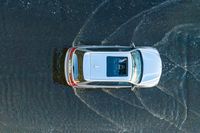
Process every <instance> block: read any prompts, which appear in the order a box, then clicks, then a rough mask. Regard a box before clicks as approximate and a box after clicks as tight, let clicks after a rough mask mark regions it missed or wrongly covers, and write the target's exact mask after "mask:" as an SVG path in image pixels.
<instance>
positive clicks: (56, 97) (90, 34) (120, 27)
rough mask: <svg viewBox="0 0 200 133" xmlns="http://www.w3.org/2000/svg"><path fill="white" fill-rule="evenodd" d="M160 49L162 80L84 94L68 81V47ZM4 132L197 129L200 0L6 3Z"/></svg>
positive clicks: (0, 8) (0, 107) (0, 94)
mask: <svg viewBox="0 0 200 133" xmlns="http://www.w3.org/2000/svg"><path fill="white" fill-rule="evenodd" d="M133 44H134V45H135V46H136V47H137V46H153V47H155V48H157V49H158V51H159V52H160V54H161V58H162V61H163V72H162V77H161V80H160V82H159V84H158V85H157V86H156V87H154V88H151V89H136V90H135V91H131V90H129V89H124V90H106V89H99V90H94V91H80V90H74V89H73V88H70V87H67V86H65V85H64V82H63V75H62V73H63V71H62V61H63V55H62V54H63V48H67V47H71V46H72V45H73V46H81V45H127V46H128V45H133ZM0 47H1V49H0V52H1V55H0V61H1V65H0V79H1V80H0V132H5V133H13V132H17V133H18V132H19V133H23V132H24V133H26V132H30V133H63V132H73V133H79V132H84V133H94V132H96V133H98V132H99V133H102V132H103V133H106V132H107V133H115V132H119V133H138V132H141V133H149V132H152V133H160V132H162V133H169V132H171V133H196V132H198V131H199V130H200V127H199V125H200V89H199V86H200V52H199V51H200V1H198V0H193V1H190V0H149V1H143V0H142V1H141V0H84V1H82V0H76V1H72V0H66V1H62V0H59V1H58V0H45V1H40V0H36V1H35V0H14V1H11V0H6V1H2V2H1V3H0Z"/></svg>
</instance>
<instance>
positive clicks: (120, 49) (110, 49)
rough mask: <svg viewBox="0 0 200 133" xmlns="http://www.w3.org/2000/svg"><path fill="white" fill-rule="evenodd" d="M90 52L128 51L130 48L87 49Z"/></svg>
mask: <svg viewBox="0 0 200 133" xmlns="http://www.w3.org/2000/svg"><path fill="white" fill-rule="evenodd" d="M87 50H90V51H104V52H106V51H107V52H108V51H130V50H131V48H129V47H95V48H92V47H91V48H87Z"/></svg>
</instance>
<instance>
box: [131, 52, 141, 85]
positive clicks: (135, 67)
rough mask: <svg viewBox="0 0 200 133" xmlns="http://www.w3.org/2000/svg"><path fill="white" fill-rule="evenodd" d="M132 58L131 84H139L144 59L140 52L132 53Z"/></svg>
mask: <svg viewBox="0 0 200 133" xmlns="http://www.w3.org/2000/svg"><path fill="white" fill-rule="evenodd" d="M131 56H132V75H131V82H132V83H134V84H137V83H139V82H140V81H141V78H142V57H141V53H140V51H139V50H134V51H132V52H131Z"/></svg>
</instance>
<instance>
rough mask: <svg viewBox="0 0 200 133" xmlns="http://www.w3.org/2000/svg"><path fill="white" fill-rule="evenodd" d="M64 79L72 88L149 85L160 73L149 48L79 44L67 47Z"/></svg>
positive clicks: (153, 51)
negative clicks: (79, 45) (78, 45)
mask: <svg viewBox="0 0 200 133" xmlns="http://www.w3.org/2000/svg"><path fill="white" fill-rule="evenodd" d="M64 64H65V66H64V68H65V78H66V81H67V83H68V84H69V85H70V86H73V87H75V88H129V87H133V86H134V87H142V88H149V87H153V86H156V85H157V84H158V82H159V80H160V77H161V73H162V62H161V58H160V55H159V53H158V51H157V50H156V49H154V48H152V47H138V48H135V47H128V46H81V47H72V48H69V49H68V50H67V53H66V57H65V63H64Z"/></svg>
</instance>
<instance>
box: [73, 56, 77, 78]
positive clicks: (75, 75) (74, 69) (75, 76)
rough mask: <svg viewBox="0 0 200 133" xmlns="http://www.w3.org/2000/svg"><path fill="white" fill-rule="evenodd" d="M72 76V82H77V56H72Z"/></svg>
mask: <svg viewBox="0 0 200 133" xmlns="http://www.w3.org/2000/svg"><path fill="white" fill-rule="evenodd" d="M73 76H74V80H78V58H77V55H76V54H74V55H73Z"/></svg>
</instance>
